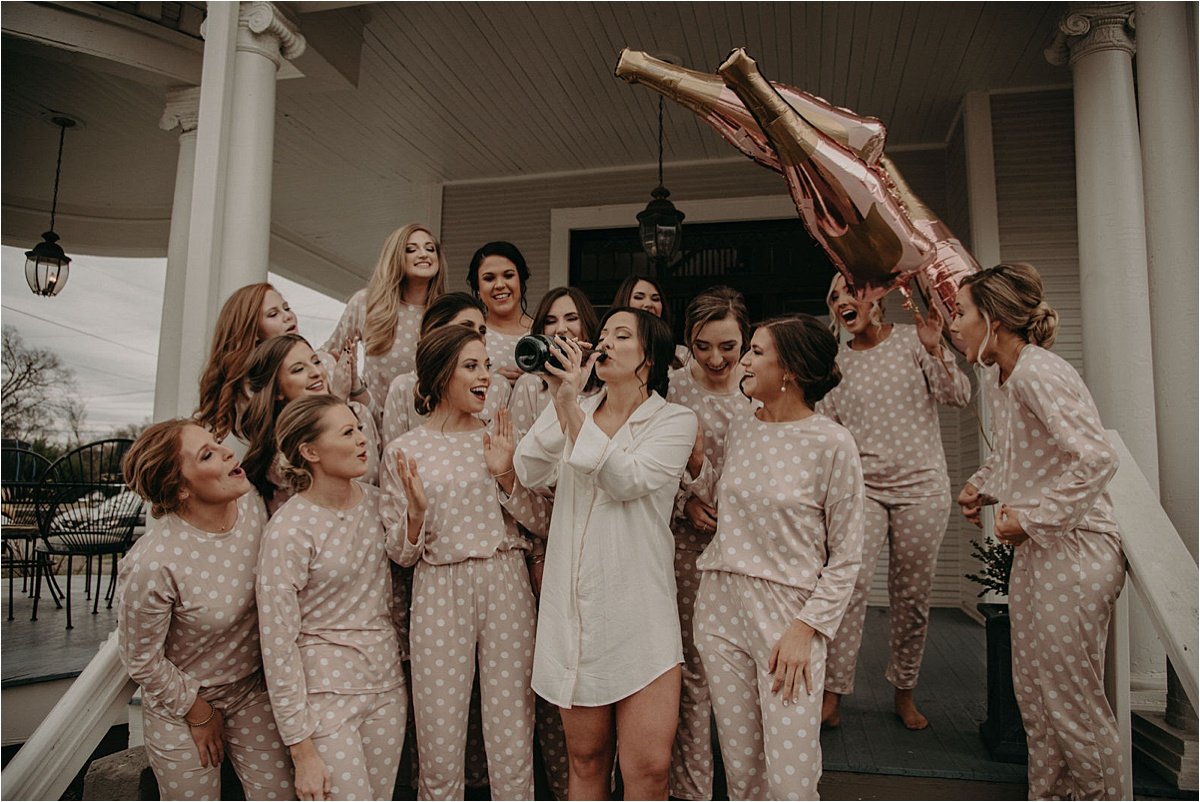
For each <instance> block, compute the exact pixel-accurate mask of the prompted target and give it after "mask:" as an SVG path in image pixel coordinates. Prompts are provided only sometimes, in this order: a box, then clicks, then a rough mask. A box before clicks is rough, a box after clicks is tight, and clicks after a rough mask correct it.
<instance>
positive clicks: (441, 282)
mask: <svg viewBox="0 0 1200 802" xmlns="http://www.w3.org/2000/svg"><path fill="white" fill-rule="evenodd" d="M446 270H447V267H446V257H445V254H443V253H442V246H441V243H439V242H438V240H437V238H436V237H435V236H434V235H433V230H432V229H431V228H429V227H428V226H426V225H423V224H421V223H409V224H408V225H406V226H402V227H400V228H398V229H396V230H395V231H393V232H392V233H391V234H390V235H389V236H388V238H387V240H385V241H384V243H383V249H382V250H381V251H380V253H379V261H377V262H376V263H375V270H374V272H372V273H371V278H370V280H369V281H368V282H367V286H366V288H365V289H361V290H359V291H358V292H356V293H354V295H352V296H350V300H349V301H347V302H346V309H345V311H344V312H342V317H341V319H340V320H339V321H338V324H337V327H336V328H335V329H334V330H333V334H331V335H329V341H328V342H327V343H325V345H324V346H322V350H324V351H332V352H334V353H336V352H337V351H338V350H339V349H340V348H341V347H343V345H344V344H346V343H353V342H358V341H359V340H361V341H362V343H363V346H364V348H365V350H366V358H365V368H364V376H363V381H364V382H365V383H366V387H367V390H368V391H369V392H370V394H371V400H370V401H369V402H367V403H368V404H369V406H371V408H372V409H373V410H375V415H376V419H375V425H376V427H378V425H379V417H378V416H380V415H382V414H383V402H384V399H385V398H387V389H388V385H389V384H391V383H392V379H394V378H395V377H396V376H399V375H400V374H401V373H406V372H407V371H410V370H412V369H413V357H414V354H415V353H416V350H417V329H418V327H419V326H420V322H421V313H422V312H424V311H425V307H426V305H428V304H429V303H431V302H432V301H433V300H434V299H435V298H437V297H438V296H439V295H441V294H442V292H443V291H444V287H445V284H446Z"/></svg>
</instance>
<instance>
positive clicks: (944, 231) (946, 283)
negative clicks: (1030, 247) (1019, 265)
mask: <svg viewBox="0 0 1200 802" xmlns="http://www.w3.org/2000/svg"><path fill="white" fill-rule="evenodd" d="M879 166H880V167H882V168H883V169H884V170H885V171H886V172H887V174H888V176H889V178H890V179H891V181H892V185H893V187H894V189H895V192H896V195H897V197H899V198H900V201H901V202H902V203H903V204H904V207H905V209H906V210H907V212H908V217H909V219H910V220H912V223H913V226H914V227H915V228H916V229H917V230H918V231H920V232H921V233H922V234H924V235H925V236H926V237H927V238H928V239H929V240H930V241H931V242H933V249H934V253H933V258H932V259H930V260H929V261H928V262H927V263H926V264H924V265H922V267H921V270H920V271H919V272H918V273H917V275H916V279H917V285H918V286H919V287H920V288H921V294H922V295H924V296H925V300H926V301H927V302H928V303H929V304H930V305H932V306H936V307H937V310H938V312H940V313H941V315H942V320H945V321H946V323H947V324H949V323H950V321H951V320H954V318H955V305H954V298H955V296H956V295H958V288H959V286H960V284H961V283H962V281H963V279H965V278H966V277H967V276H969V275H971V274H972V273H977V272H979V263H978V262H976V261H975V257H974V256H972V255H971V253H970V251H968V250H967V249H966V247H965V246H964V245H963V244H962V242H960V241H959V239H958V237H956V236H954V233H953V232H952V231H951V230H950V228H949V227H948V226H947V225H946V224H945V223H943V222H942V221H941V220H940V219H939V218H938V217H937V216H936V215H935V214H934V213H933V212H932V211H930V209H929V207H928V206H926V205H925V204H924V203H923V202H922V201H921V199H920V198H918V197H917V195H916V193H914V192H913V191H912V189H911V188H910V187H909V186H908V183H907V182H906V181H905V180H904V176H903V175H902V174H901V172H900V170H899V169H898V168H897V167H896V165H895V164H893V163H892V161H891V159H889V158H888V157H886V156H884V157H883V158H882V159H881V160H880V165H879ZM948 332H949V328H947V336H949V335H948ZM951 342H953V343H954V347H955V348H956V349H957V350H958V351H960V352H961V351H962V350H963V349H962V344H961V343H958V342H954V340H953V338H951Z"/></svg>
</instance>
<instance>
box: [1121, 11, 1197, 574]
mask: <svg viewBox="0 0 1200 802" xmlns="http://www.w3.org/2000/svg"><path fill="white" fill-rule="evenodd" d="M1187 17H1188V14H1187V4H1185V3H1162V2H1154V3H1139V4H1138V6H1137V40H1138V53H1137V65H1138V74H1137V83H1138V109H1139V111H1140V112H1141V113H1140V115H1139V116H1140V121H1141V135H1142V169H1143V170H1144V172H1145V176H1146V189H1145V192H1146V198H1145V202H1146V244H1147V254H1148V256H1149V262H1150V308H1151V309H1152V310H1153V315H1152V316H1151V318H1150V326H1151V329H1150V334H1151V338H1152V341H1153V345H1154V395H1155V402H1156V403H1155V413H1156V414H1157V417H1158V466H1159V488H1160V492H1161V494H1162V505H1163V509H1165V510H1166V511H1167V515H1169V516H1170V517H1171V521H1172V523H1174V524H1175V528H1176V529H1177V530H1178V531H1179V534H1180V535H1182V536H1183V540H1184V543H1185V545H1186V546H1187V547H1188V550H1189V551H1190V552H1191V553H1192V556H1193V557H1195V556H1196V551H1197V541H1196V532H1197V529H1198V528H1200V524H1198V522H1197V512H1196V487H1197V484H1200V480H1198V479H1197V472H1196V440H1197V427H1196V421H1197V416H1198V412H1197V405H1196V383H1197V370H1196V351H1195V339H1196V331H1197V328H1198V315H1197V309H1196V298H1197V296H1198V295H1200V286H1198V284H1200V282H1198V281H1197V276H1198V274H1200V247H1198V246H1197V242H1198V238H1200V232H1198V231H1197V219H1198V218H1200V204H1198V203H1197V196H1196V176H1197V175H1198V174H1200V166H1198V165H1197V158H1196V148H1197V136H1196V83H1195V74H1194V70H1193V69H1192V68H1191V67H1190V65H1191V55H1190V49H1189V47H1188V35H1189V30H1192V28H1191V27H1190V25H1189V22H1188V19H1187ZM1192 24H1194V22H1193V23H1192Z"/></svg>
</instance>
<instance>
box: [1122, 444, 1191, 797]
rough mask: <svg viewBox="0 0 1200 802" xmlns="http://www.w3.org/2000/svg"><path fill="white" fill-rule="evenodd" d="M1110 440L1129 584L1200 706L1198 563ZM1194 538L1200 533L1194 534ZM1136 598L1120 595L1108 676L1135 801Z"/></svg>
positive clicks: (1131, 461) (1139, 473) (1142, 479)
mask: <svg viewBox="0 0 1200 802" xmlns="http://www.w3.org/2000/svg"><path fill="white" fill-rule="evenodd" d="M1108 437H1109V439H1110V440H1111V441H1112V443H1113V446H1114V447H1115V448H1116V450H1117V455H1118V456H1119V457H1120V460H1121V466H1120V468H1118V469H1117V474H1116V476H1114V477H1113V480H1112V482H1111V483H1110V484H1109V486H1108V492H1109V494H1110V495H1111V497H1112V502H1113V511H1114V513H1115V515H1116V518H1117V524H1118V526H1119V527H1120V529H1121V546H1122V548H1123V549H1124V550H1125V559H1126V561H1127V562H1128V564H1129V571H1128V584H1129V585H1130V586H1131V587H1134V588H1137V591H1138V595H1139V596H1140V597H1141V599H1142V601H1143V603H1144V604H1145V607H1146V612H1147V613H1148V614H1149V616H1150V619H1151V621H1153V623H1154V631H1155V634H1157V635H1158V637H1159V639H1160V640H1161V641H1162V644H1163V646H1164V647H1165V649H1166V652H1167V658H1168V659H1169V660H1170V661H1171V665H1172V666H1173V667H1174V668H1175V672H1176V673H1177V674H1178V675H1179V680H1180V683H1181V684H1182V685H1183V686H1184V688H1185V689H1186V693H1187V697H1188V701H1190V702H1191V703H1192V705H1193V707H1195V706H1196V703H1197V699H1196V697H1197V679H1198V678H1200V670H1198V661H1197V656H1198V652H1200V629H1198V627H1200V602H1198V594H1197V587H1198V584H1197V583H1198V577H1200V571H1198V570H1197V566H1196V561H1195V560H1194V559H1193V558H1192V555H1191V552H1189V551H1188V549H1187V547H1186V546H1185V545H1184V544H1183V540H1181V539H1180V537H1179V533H1178V532H1177V531H1176V529H1175V525H1174V524H1172V523H1171V519H1170V518H1168V517H1167V513H1166V511H1164V510H1163V508H1162V505H1160V504H1159V502H1158V493H1157V492H1155V489H1154V488H1153V487H1151V485H1150V483H1149V482H1148V481H1147V480H1146V477H1145V475H1144V474H1143V473H1142V471H1141V469H1140V468H1139V467H1138V464H1137V462H1136V461H1135V460H1134V458H1133V455H1132V454H1131V453H1129V449H1128V448H1126V446H1125V442H1124V441H1123V440H1122V439H1121V436H1120V435H1119V434H1117V432H1115V431H1113V430H1112V429H1109V430H1108ZM1190 536H1191V537H1195V536H1196V533H1194V532H1193V533H1190ZM1129 640H1130V639H1129V594H1128V592H1126V593H1124V594H1122V595H1121V598H1120V599H1119V600H1118V602H1117V607H1116V610H1115V611H1114V614H1113V621H1112V625H1111V626H1110V628H1109V642H1108V652H1107V676H1106V685H1107V686H1108V696H1109V700H1110V701H1111V702H1112V704H1113V709H1114V712H1115V713H1116V717H1117V725H1118V728H1119V731H1120V732H1121V738H1122V744H1121V746H1122V751H1123V752H1124V754H1125V765H1126V766H1128V767H1130V771H1129V772H1126V777H1127V785H1126V788H1125V789H1124V798H1126V799H1132V798H1133V777H1132V766H1133V762H1132V758H1133V731H1132V724H1131V721H1130V717H1131V711H1130V693H1129V682H1130V672H1129Z"/></svg>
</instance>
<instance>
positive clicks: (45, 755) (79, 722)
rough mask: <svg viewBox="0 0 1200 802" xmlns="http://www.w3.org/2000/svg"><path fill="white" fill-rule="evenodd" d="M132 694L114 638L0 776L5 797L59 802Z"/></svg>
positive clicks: (106, 643)
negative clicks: (56, 801)
mask: <svg viewBox="0 0 1200 802" xmlns="http://www.w3.org/2000/svg"><path fill="white" fill-rule="evenodd" d="M136 690H137V685H135V684H134V682H133V680H131V679H130V678H129V674H127V673H126V672H125V666H124V665H123V664H122V663H121V658H120V657H119V656H118V654H117V633H116V632H113V633H112V634H111V635H109V636H108V640H106V641H105V642H104V644H103V645H101V647H100V651H99V653H98V654H97V655H96V656H95V657H93V658H92V661H91V662H90V663H88V664H87V667H86V668H85V669H84V670H83V673H81V674H80V675H79V676H78V677H77V678H76V679H75V682H74V683H72V684H71V687H70V688H69V689H68V690H67V692H66V693H65V694H63V697H62V699H59V700H58V704H56V705H55V706H54V709H52V710H51V711H50V713H49V715H47V716H46V719H45V720H44V721H43V722H42V723H41V724H40V725H39V726H38V728H37V729H36V730H34V731H33V735H31V736H29V740H28V741H26V742H25V745H24V746H22V747H21V749H20V751H18V752H17V754H16V755H14V756H13V759H12V760H11V761H10V762H9V764H8V766H6V767H5V769H4V773H3V775H2V776H0V789H3V793H4V797H5V798H6V799H59V798H60V797H62V795H63V792H64V791H66V790H67V786H69V785H70V784H71V781H72V780H73V779H75V775H76V774H78V773H79V770H80V769H82V768H83V764H84V763H86V762H87V759H88V758H89V757H91V754H92V752H93V751H95V749H96V746H97V745H98V744H99V743H100V739H101V738H103V737H104V734H105V733H107V732H108V730H109V728H110V727H112V726H113V721H114V720H116V719H118V718H119V717H120V716H121V715H122V714H123V713H124V712H125V709H126V708H127V705H128V704H129V699H130V698H131V697H132V696H133V693H134V691H136Z"/></svg>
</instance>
